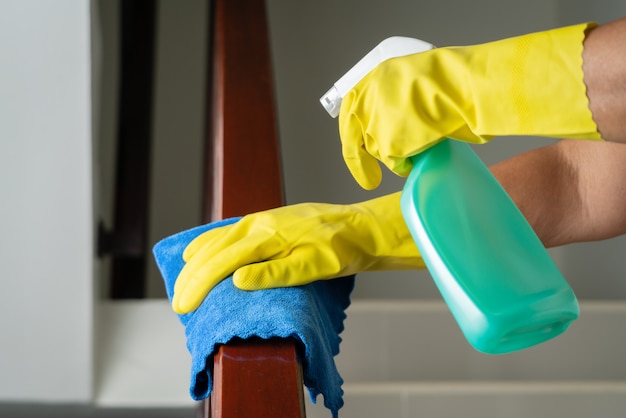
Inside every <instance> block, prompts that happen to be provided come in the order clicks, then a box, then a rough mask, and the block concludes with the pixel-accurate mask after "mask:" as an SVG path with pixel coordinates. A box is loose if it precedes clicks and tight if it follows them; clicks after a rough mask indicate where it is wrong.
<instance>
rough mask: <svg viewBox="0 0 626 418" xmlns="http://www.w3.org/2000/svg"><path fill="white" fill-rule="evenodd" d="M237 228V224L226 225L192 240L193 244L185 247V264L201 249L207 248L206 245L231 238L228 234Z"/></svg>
mask: <svg viewBox="0 0 626 418" xmlns="http://www.w3.org/2000/svg"><path fill="white" fill-rule="evenodd" d="M237 226H238V224H237V223H236V224H232V225H224V226H221V227H219V228H215V229H211V230H209V231H206V232H203V233H202V234H200V235H198V236H197V237H196V238H194V239H193V240H191V242H190V243H189V244H187V246H186V247H185V250H184V251H183V260H184V261H185V262H186V261H189V260H190V259H191V258H192V257H193V256H194V255H195V254H196V252H198V250H200V248H202V247H205V246H206V245H209V244H211V243H215V242H216V241H219V240H220V239H224V238H225V237H227V236H229V234H228V232H230V231H231V230H232V229H234V228H236V227H237Z"/></svg>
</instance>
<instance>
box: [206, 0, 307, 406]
mask: <svg viewBox="0 0 626 418" xmlns="http://www.w3.org/2000/svg"><path fill="white" fill-rule="evenodd" d="M211 16H212V24H211V26H210V27H211V29H212V39H211V50H210V54H209V59H210V60H211V61H210V62H209V68H210V69H211V76H210V78H209V82H208V97H209V99H210V100H209V113H208V116H207V120H208V122H209V123H208V127H207V128H208V129H207V138H206V147H205V170H206V171H205V182H204V184H205V199H204V208H203V216H204V221H205V222H212V221H216V220H219V219H224V218H229V217H233V216H241V215H245V214H248V213H252V212H257V211H261V210H265V209H270V208H274V207H278V206H282V205H283V204H284V198H283V184H282V174H281V164H280V149H279V141H278V129H277V125H276V123H277V118H276V113H275V103H274V90H273V89H274V87H273V79H272V77H273V74H272V65H271V55H270V47H269V33H268V26H267V18H266V11H265V2H264V1H263V0H215V1H213V2H212V10H211ZM213 377H214V386H213V392H212V395H211V398H210V399H208V400H206V401H205V402H203V404H202V407H201V409H200V414H201V416H203V417H213V418H240V417H241V418H243V417H273V418H280V417H285V418H300V417H304V416H305V411H304V401H303V395H302V388H303V383H302V373H301V363H300V361H299V359H298V355H297V350H296V345H295V343H294V341H292V340H286V339H275V340H269V341H261V340H245V341H238V342H236V343H235V342H233V343H229V344H227V345H224V346H222V347H221V348H220V349H219V352H218V353H217V354H216V356H215V358H214V364H213Z"/></svg>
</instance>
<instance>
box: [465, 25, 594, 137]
mask: <svg viewBox="0 0 626 418" xmlns="http://www.w3.org/2000/svg"><path fill="white" fill-rule="evenodd" d="M595 26H596V24H595V23H585V24H579V25H575V26H568V27H564V28H559V29H553V30H549V31H545V32H537V33H532V34H528V35H524V36H520V37H515V38H509V39H504V40H501V41H496V42H492V43H488V44H483V45H478V46H475V47H470V48H475V50H472V53H471V54H468V56H470V57H471V59H470V62H469V65H470V69H471V71H470V73H471V74H472V77H475V79H473V80H472V83H471V85H472V86H473V90H474V92H476V93H477V94H474V95H473V96H474V97H475V105H476V110H475V120H474V124H475V125H474V126H471V124H470V126H471V127H472V130H473V131H474V132H476V133H477V134H478V135H481V136H495V135H535V136H547V137H557V138H574V139H596V140H600V139H602V138H601V136H600V134H599V132H598V128H597V125H596V123H595V122H594V120H593V117H592V114H591V110H590V109H589V99H588V98H587V89H586V85H585V83H584V74H583V69H582V64H583V60H582V51H583V41H584V39H585V35H586V32H587V31H588V30H589V29H591V28H593V27H595ZM477 68H478V69H480V70H479V71H477V70H476V69H477Z"/></svg>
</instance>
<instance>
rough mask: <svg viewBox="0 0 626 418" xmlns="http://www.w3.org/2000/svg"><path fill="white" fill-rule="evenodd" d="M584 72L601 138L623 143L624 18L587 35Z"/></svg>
mask: <svg viewBox="0 0 626 418" xmlns="http://www.w3.org/2000/svg"><path fill="white" fill-rule="evenodd" d="M583 72H584V80H585V84H586V86H587V96H588V98H589V107H590V109H591V113H592V115H593V119H594V121H595V122H596V124H597V126H598V130H599V132H600V134H601V135H602V137H603V138H604V139H606V140H608V141H614V142H626V135H625V132H626V18H622V19H619V20H616V21H614V22H610V23H607V24H604V25H601V26H598V27H596V28H595V29H593V30H591V31H589V33H588V34H587V36H586V38H585V42H584V49H583Z"/></svg>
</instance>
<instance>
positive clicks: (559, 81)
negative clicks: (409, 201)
mask: <svg viewBox="0 0 626 418" xmlns="http://www.w3.org/2000/svg"><path fill="white" fill-rule="evenodd" d="M592 27H594V25H593V24H581V25H577V26H571V27H566V28H561V29H554V30H550V31H546V32H539V33H534V34H529V35H525V36H520V37H515V38H510V39H504V40H500V41H496V42H491V43H486V44H482V45H476V46H467V47H448V48H439V49H434V50H431V51H427V52H422V53H419V54H413V55H407V56H404V57H398V58H392V59H389V60H387V61H384V62H382V63H381V64H379V65H378V66H377V67H376V68H374V69H373V70H372V71H371V72H370V73H368V74H367V75H366V76H365V77H363V79H362V80H360V81H359V83H358V84H357V85H356V86H355V87H354V88H353V89H352V90H351V91H349V92H348V94H346V95H345V97H344V98H343V101H342V105H341V110H340V113H339V133H340V136H341V141H342V148H343V149H342V151H343V157H344V160H345V162H346V164H347V166H348V168H349V169H350V172H351V173H352V175H353V176H354V178H355V179H356V180H357V182H358V183H359V184H360V185H361V186H362V187H363V188H365V189H374V188H376V187H377V186H378V184H379V183H380V180H381V175H382V173H381V170H380V166H379V164H378V161H376V160H380V161H381V162H382V163H383V164H385V165H386V166H387V167H388V168H389V169H390V170H392V171H393V172H395V173H396V174H399V175H401V176H406V175H408V173H409V171H410V170H411V167H412V164H411V162H410V160H408V159H407V158H408V157H411V156H413V155H416V154H418V153H420V152H421V151H424V150H425V149H427V148H429V147H431V146H433V145H435V144H437V143H438V142H440V141H441V140H443V139H444V138H446V137H450V138H453V139H457V140H462V141H467V142H472V143H484V142H487V141H489V140H490V139H491V138H492V137H493V136H496V135H536V136H547V137H558V138H579V139H601V137H600V134H599V133H598V131H597V127H596V124H595V122H594V121H593V119H592V115H591V111H590V110H589V105H588V100H587V96H586V87H585V84H584V82H583V70H582V50H583V40H584V38H585V32H586V31H587V30H588V29H590V28H592Z"/></svg>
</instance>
